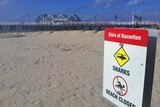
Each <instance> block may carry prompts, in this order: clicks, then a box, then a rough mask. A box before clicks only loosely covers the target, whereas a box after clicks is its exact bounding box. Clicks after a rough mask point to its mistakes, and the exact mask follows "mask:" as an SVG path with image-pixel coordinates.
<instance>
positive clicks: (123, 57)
mask: <svg viewBox="0 0 160 107" xmlns="http://www.w3.org/2000/svg"><path fill="white" fill-rule="evenodd" d="M120 45H121V48H120V49H119V50H118V51H117V52H116V53H115V54H114V57H115V59H116V61H117V62H118V64H119V66H120V67H122V66H123V65H124V64H126V63H127V62H128V61H129V59H130V58H129V56H128V55H127V53H126V51H125V50H124V48H123V44H120Z"/></svg>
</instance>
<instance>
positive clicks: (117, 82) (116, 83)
mask: <svg viewBox="0 0 160 107" xmlns="http://www.w3.org/2000/svg"><path fill="white" fill-rule="evenodd" d="M113 88H114V90H115V92H116V93H117V94H119V95H120V96H125V95H126V94H127V92H128V85H127V82H126V81H125V79H124V78H122V77H121V76H116V77H115V78H114V79H113Z"/></svg>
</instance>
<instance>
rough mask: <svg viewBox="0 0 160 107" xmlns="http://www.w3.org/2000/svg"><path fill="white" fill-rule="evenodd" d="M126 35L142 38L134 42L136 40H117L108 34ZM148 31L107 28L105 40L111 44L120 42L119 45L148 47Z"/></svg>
mask: <svg viewBox="0 0 160 107" xmlns="http://www.w3.org/2000/svg"><path fill="white" fill-rule="evenodd" d="M109 32H110V33H114V34H122V33H123V34H125V35H137V36H140V37H141V40H134V39H124V38H117V37H109V36H108V34H109ZM148 34H149V33H148V30H144V29H140V30H139V29H129V28H106V29H105V35H104V40H105V41H111V42H118V43H125V44H130V45H137V46H143V47H147V46H148V37H149V36H148Z"/></svg>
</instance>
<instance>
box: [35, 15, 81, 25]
mask: <svg viewBox="0 0 160 107" xmlns="http://www.w3.org/2000/svg"><path fill="white" fill-rule="evenodd" d="M80 21H81V19H80V18H79V16H78V15H76V14H71V15H69V16H67V15H65V14H60V15H55V14H40V15H39V16H38V17H37V18H36V22H37V23H38V24H61V23H63V22H80Z"/></svg>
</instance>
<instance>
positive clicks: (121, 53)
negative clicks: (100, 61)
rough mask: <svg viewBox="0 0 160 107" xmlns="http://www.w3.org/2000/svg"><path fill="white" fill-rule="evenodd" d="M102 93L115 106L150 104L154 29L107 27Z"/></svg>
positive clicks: (154, 43) (143, 105) (136, 106)
mask: <svg viewBox="0 0 160 107" xmlns="http://www.w3.org/2000/svg"><path fill="white" fill-rule="evenodd" d="M104 39H105V41H104V73H103V96H104V97H105V98H107V99H108V100H109V101H111V102H112V103H114V104H115V105H117V106H119V107H150V103H151V93H152V83H153V74H154V63H155V53H156V41H157V32H156V30H145V29H122V28H121V29H119V28H117V29H114V28H107V29H106V30H105V37H104Z"/></svg>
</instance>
